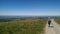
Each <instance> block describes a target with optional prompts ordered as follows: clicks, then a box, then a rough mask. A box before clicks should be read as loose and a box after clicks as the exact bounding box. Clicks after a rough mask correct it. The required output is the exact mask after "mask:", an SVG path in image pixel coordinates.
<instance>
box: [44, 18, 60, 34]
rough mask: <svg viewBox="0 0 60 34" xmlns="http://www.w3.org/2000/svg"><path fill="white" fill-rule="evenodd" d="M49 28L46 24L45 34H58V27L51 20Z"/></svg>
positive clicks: (59, 33)
mask: <svg viewBox="0 0 60 34" xmlns="http://www.w3.org/2000/svg"><path fill="white" fill-rule="evenodd" d="M51 21H52V22H51V27H48V24H46V28H45V34H60V25H58V24H57V23H56V22H55V21H54V19H51Z"/></svg>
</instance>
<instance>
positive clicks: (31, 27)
mask: <svg viewBox="0 0 60 34" xmlns="http://www.w3.org/2000/svg"><path fill="white" fill-rule="evenodd" d="M46 21H47V19H24V20H21V19H14V20H12V21H4V20H3V22H0V34H43V32H44V27H45V25H46Z"/></svg>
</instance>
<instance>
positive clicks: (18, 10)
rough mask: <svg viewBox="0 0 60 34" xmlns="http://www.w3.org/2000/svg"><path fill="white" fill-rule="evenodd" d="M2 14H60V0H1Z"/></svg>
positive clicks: (0, 11) (0, 9)
mask: <svg viewBox="0 0 60 34" xmlns="http://www.w3.org/2000/svg"><path fill="white" fill-rule="evenodd" d="M0 15H19V16H20V15H26V16H60V0H0Z"/></svg>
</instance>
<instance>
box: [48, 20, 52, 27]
mask: <svg viewBox="0 0 60 34" xmlns="http://www.w3.org/2000/svg"><path fill="white" fill-rule="evenodd" d="M50 24H51V20H50V19H49V20H48V25H49V27H50Z"/></svg>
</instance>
